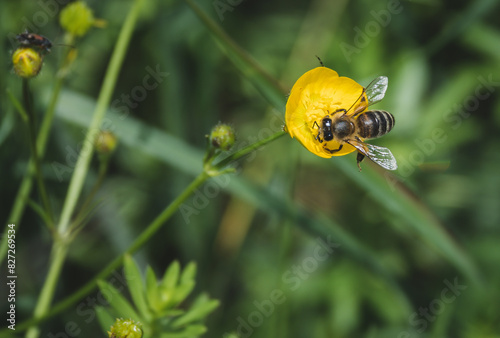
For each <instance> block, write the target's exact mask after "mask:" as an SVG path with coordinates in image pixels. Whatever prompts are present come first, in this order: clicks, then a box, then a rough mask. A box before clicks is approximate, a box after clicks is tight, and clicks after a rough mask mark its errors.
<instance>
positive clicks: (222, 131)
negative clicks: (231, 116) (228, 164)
mask: <svg viewBox="0 0 500 338" xmlns="http://www.w3.org/2000/svg"><path fill="white" fill-rule="evenodd" d="M235 138H236V137H235V135H234V130H233V128H231V126H229V125H227V124H218V125H216V126H215V127H214V128H213V129H212V132H211V133H210V140H209V141H210V144H211V145H212V146H213V147H214V148H216V149H221V150H224V151H228V150H230V149H231V148H232V146H233V145H234V142H235Z"/></svg>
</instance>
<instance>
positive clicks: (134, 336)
mask: <svg viewBox="0 0 500 338" xmlns="http://www.w3.org/2000/svg"><path fill="white" fill-rule="evenodd" d="M141 327H142V324H141V323H139V322H134V321H133V320H132V319H121V318H120V319H117V320H116V321H115V323H114V324H113V326H111V332H108V335H109V338H141V337H142V328H141Z"/></svg>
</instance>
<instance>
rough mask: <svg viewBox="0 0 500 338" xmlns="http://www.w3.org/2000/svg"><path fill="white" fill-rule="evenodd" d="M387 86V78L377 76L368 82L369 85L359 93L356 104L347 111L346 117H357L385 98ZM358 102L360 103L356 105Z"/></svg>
mask: <svg viewBox="0 0 500 338" xmlns="http://www.w3.org/2000/svg"><path fill="white" fill-rule="evenodd" d="M388 84H389V79H388V78H387V76H379V77H377V78H376V79H375V80H373V81H372V82H370V84H369V85H368V86H367V87H366V88H363V91H362V92H361V95H360V96H359V98H358V99H357V100H356V102H354V103H353V104H352V106H351V107H350V108H349V109H348V110H347V111H348V112H349V113H348V115H351V116H353V117H357V116H358V115H359V114H361V113H362V112H363V111H365V110H366V108H368V107H369V106H371V105H372V104H375V103H377V102H379V101H381V100H382V99H383V98H384V96H385V92H386V90H387V85H388ZM358 101H360V103H359V104H358V105H357V103H358ZM356 105H357V106H356ZM354 106H356V108H355V109H352V108H353V107H354ZM351 109H352V110H351Z"/></svg>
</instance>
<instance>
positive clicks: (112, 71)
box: [58, 0, 143, 233]
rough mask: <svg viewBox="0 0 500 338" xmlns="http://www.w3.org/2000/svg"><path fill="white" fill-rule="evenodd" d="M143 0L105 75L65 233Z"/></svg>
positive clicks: (64, 217)
mask: <svg viewBox="0 0 500 338" xmlns="http://www.w3.org/2000/svg"><path fill="white" fill-rule="evenodd" d="M142 2H143V0H135V2H134V4H133V6H132V8H131V10H130V12H129V13H128V16H127V18H126V19H125V22H124V24H123V26H122V29H121V31H120V35H119V36H118V41H117V42H116V45H115V49H114V51H113V55H112V56H111V61H110V63H109V66H108V70H107V72H106V76H105V78H104V82H103V85H102V88H101V92H100V93H99V98H98V99H97V105H96V108H95V110H94V114H93V118H92V121H91V123H90V126H89V129H88V131H87V135H86V136H85V141H84V145H83V148H82V150H81V151H80V155H79V156H78V160H77V162H76V166H75V171H74V172H73V176H72V177H71V182H70V184H69V188H68V193H67V195H66V199H65V201H64V206H63V209H62V212H61V219H60V221H59V225H58V230H59V232H60V233H64V232H65V231H66V230H67V228H68V226H69V224H70V219H71V215H72V214H73V211H74V209H75V206H76V203H77V202H78V198H79V196H80V193H81V191H82V187H83V183H84V181H85V178H86V176H87V171H88V168H89V164H90V159H91V158H92V154H93V153H94V144H95V140H96V137H97V134H98V132H99V130H100V126H101V122H102V119H103V118H104V115H105V114H106V110H107V109H108V107H109V103H110V101H111V96H112V95H113V91H114V89H115V85H116V81H117V79H118V74H119V72H120V69H121V66H122V64H123V59H124V58H125V54H126V51H127V48H128V45H129V42H130V38H131V36H132V32H133V31H134V27H135V23H136V21H137V17H138V15H139V12H140V7H141V5H142Z"/></svg>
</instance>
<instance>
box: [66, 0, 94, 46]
mask: <svg viewBox="0 0 500 338" xmlns="http://www.w3.org/2000/svg"><path fill="white" fill-rule="evenodd" d="M95 22H96V19H95V18H94V13H93V11H92V9H90V8H89V7H88V6H87V4H86V3H85V2H84V1H75V2H72V3H70V4H69V5H67V6H66V7H64V8H63V10H62V11H61V15H60V17H59V23H60V24H61V27H62V28H63V29H64V30H65V31H67V32H68V33H70V34H72V35H74V36H77V37H81V36H84V35H85V34H86V33H87V32H88V30H89V29H90V27H92V26H94V25H95Z"/></svg>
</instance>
